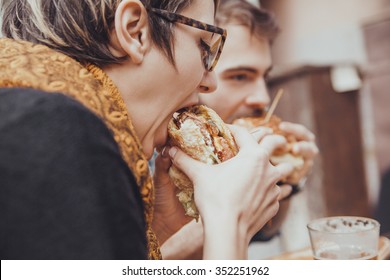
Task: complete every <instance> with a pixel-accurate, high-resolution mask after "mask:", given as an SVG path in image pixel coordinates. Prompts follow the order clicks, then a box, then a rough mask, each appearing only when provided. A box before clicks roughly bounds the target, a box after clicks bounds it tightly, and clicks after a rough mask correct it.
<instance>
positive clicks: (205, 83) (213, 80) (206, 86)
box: [199, 70, 217, 93]
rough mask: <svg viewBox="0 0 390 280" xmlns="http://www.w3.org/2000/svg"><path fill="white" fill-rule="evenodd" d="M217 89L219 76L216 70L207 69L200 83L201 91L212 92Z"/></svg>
mask: <svg viewBox="0 0 390 280" xmlns="http://www.w3.org/2000/svg"><path fill="white" fill-rule="evenodd" d="M216 89H217V76H216V74H215V72H214V71H211V72H209V71H207V70H206V71H205V72H204V74H203V78H202V81H201V82H200V85H199V92H201V93H211V92H213V91H215V90H216Z"/></svg>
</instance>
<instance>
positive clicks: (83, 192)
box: [0, 89, 147, 259]
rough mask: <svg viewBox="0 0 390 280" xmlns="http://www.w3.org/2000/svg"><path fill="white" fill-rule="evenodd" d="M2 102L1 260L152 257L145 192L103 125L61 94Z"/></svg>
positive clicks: (19, 92)
mask: <svg viewBox="0 0 390 280" xmlns="http://www.w3.org/2000/svg"><path fill="white" fill-rule="evenodd" d="M11 91H15V92H11ZM0 104H1V105H0V225H1V230H0V258H1V259H146V257H147V252H146V234H145V220H144V214H143V204H142V200H141V196H140V193H139V189H138V187H137V184H136V182H135V179H134V177H133V175H132V173H131V171H130V170H129V168H128V167H127V165H126V163H125V162H124V161H123V159H122V157H121V155H120V151H119V148H118V146H117V144H116V142H115V141H114V139H113V136H112V134H111V133H110V131H109V130H108V128H107V127H106V126H105V125H104V123H103V122H102V121H101V120H100V119H99V118H98V117H97V116H95V115H94V114H93V113H91V112H90V111H88V110H87V109H86V108H85V107H83V106H82V105H81V104H79V103H77V102H76V101H74V100H72V99H70V98H68V97H66V96H64V95H62V94H52V93H51V94H49V93H44V92H37V91H34V90H29V89H13V90H8V91H6V92H4V91H1V92H0Z"/></svg>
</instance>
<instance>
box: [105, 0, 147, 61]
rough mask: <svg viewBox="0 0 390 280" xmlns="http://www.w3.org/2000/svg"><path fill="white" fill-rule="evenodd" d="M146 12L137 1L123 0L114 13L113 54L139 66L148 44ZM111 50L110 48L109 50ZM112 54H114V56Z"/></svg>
mask: <svg viewBox="0 0 390 280" xmlns="http://www.w3.org/2000/svg"><path fill="white" fill-rule="evenodd" d="M148 32H149V24H148V12H147V11H146V8H145V6H144V5H143V4H142V3H141V2H140V1H139V0H123V1H121V2H120V4H119V5H118V8H117V9H116V12H115V29H114V32H113V34H112V35H113V36H115V37H114V38H113V40H111V42H112V43H113V44H114V45H115V46H112V47H114V52H115V53H118V54H120V53H121V54H122V55H120V56H123V55H128V56H129V57H130V59H131V60H132V61H133V62H134V63H136V64H140V63H141V62H142V61H143V59H144V56H145V54H146V51H147V49H148V47H149V46H150V45H151V44H150V36H148V35H149V33H148ZM111 49H112V48H111ZM115 53H114V54H115Z"/></svg>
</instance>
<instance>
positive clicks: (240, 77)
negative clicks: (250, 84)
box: [230, 74, 249, 81]
mask: <svg viewBox="0 0 390 280" xmlns="http://www.w3.org/2000/svg"><path fill="white" fill-rule="evenodd" d="M248 78H249V77H248V75H246V74H239V75H234V76H231V77H230V79H231V80H235V81H244V80H247V79H248Z"/></svg>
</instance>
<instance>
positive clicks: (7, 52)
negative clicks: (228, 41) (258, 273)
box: [0, 0, 292, 259]
mask: <svg viewBox="0 0 390 280" xmlns="http://www.w3.org/2000/svg"><path fill="white" fill-rule="evenodd" d="M0 3H1V7H0V9H1V18H2V34H3V36H4V37H5V38H3V39H0V69H1V70H0V135H1V137H0V221H1V229H2V230H1V233H0V234H1V236H0V237H1V238H0V240H1V241H0V242H1V244H0V257H1V259H147V258H149V259H160V258H161V254H160V250H159V245H161V244H163V243H164V242H165V240H166V239H167V238H169V237H170V236H171V235H172V234H174V233H175V232H176V231H177V230H179V229H180V228H181V227H182V226H183V225H184V224H185V223H187V222H188V221H189V218H188V217H187V216H185V215H184V211H183V208H182V207H181V205H180V202H179V201H178V200H177V199H176V197H175V193H174V191H173V189H172V188H170V186H171V182H170V181H169V176H168V174H167V173H168V170H167V166H168V164H167V162H173V164H174V165H175V166H176V167H177V168H178V169H180V170H181V171H183V172H184V173H185V174H186V175H187V176H188V177H189V179H190V180H191V181H192V183H193V185H194V190H195V201H196V204H197V207H198V210H199V213H200V216H201V218H202V221H203V225H204V240H205V243H204V258H206V259H242V258H246V248H247V245H248V242H249V240H250V238H251V237H252V236H253V234H254V233H256V232H257V231H258V230H259V229H260V228H261V227H262V226H263V225H264V224H265V223H266V222H267V221H268V220H269V219H271V218H272V217H273V216H274V215H275V214H276V212H277V211H278V205H279V204H278V196H279V193H280V190H279V187H277V186H276V185H275V183H276V182H277V181H279V180H280V179H281V178H283V177H285V176H286V175H287V174H289V173H290V172H291V169H292V166H290V165H289V164H284V165H279V166H277V167H274V166H272V165H271V164H270V162H269V155H270V154H271V150H272V149H273V148H274V147H270V146H269V145H268V146H267V145H265V144H258V140H259V139H260V138H261V137H262V136H263V135H250V134H249V133H248V132H246V130H245V129H240V128H232V133H233V135H234V137H235V140H236V143H237V145H238V148H239V151H238V153H237V155H236V156H235V157H233V158H231V159H230V160H227V161H225V162H223V163H221V164H216V165H211V166H210V165H207V164H204V163H201V162H198V161H196V160H194V159H192V158H190V157H189V156H187V155H186V154H185V153H184V152H183V151H181V150H180V149H178V148H176V147H171V148H165V149H164V147H165V146H166V144H167V126H168V123H169V121H170V119H171V118H172V116H173V114H174V112H176V111H178V110H181V109H182V108H185V107H188V106H191V105H195V104H197V103H198V101H199V94H208V93H210V92H212V91H213V90H215V88H216V80H215V76H214V73H213V72H212V70H213V67H214V66H215V64H216V62H217V60H218V57H219V55H220V53H221V51H222V47H223V42H224V40H225V37H226V33H225V31H224V30H223V29H220V28H218V27H216V26H213V23H214V14H215V9H216V8H217V4H218V0H214V1H213V0H207V1H205V0H202V1H201V0H193V1H189V0H171V1H157V0H104V1H103V0H88V1H87V0H77V1H76V0H68V1H61V0H45V1H44V0H34V1H32V0H12V1H11V0H3V1H1V2H0ZM155 148H158V149H160V150H163V153H162V156H161V159H160V163H159V164H157V166H156V168H157V169H158V174H159V180H158V182H156V183H155V185H154V184H153V181H152V178H151V176H150V173H149V170H148V164H147V160H148V159H149V158H150V157H151V156H152V154H153V150H154V149H155ZM259 170H260V172H259ZM156 172H157V171H156ZM221 233H223V234H221ZM226 244H231V246H226Z"/></svg>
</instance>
